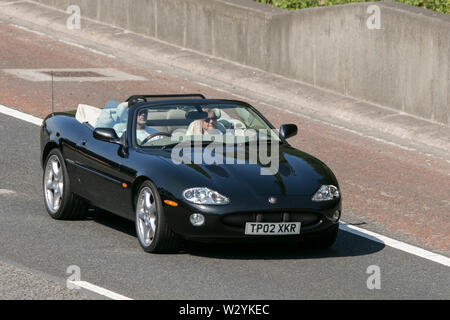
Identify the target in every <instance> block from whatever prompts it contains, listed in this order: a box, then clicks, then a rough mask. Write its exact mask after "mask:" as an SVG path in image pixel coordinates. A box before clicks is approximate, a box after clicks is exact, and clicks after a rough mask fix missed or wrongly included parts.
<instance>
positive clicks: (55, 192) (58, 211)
mask: <svg viewBox="0 0 450 320" xmlns="http://www.w3.org/2000/svg"><path fill="white" fill-rule="evenodd" d="M42 180H43V190H44V203H45V208H46V209H47V212H48V214H49V215H50V216H51V217H52V218H54V219H58V220H75V219H83V218H84V217H85V215H86V212H87V206H88V203H87V202H86V201H85V200H83V199H81V198H79V197H78V196H76V195H75V194H73V193H72V192H71V190H70V181H69V174H68V173H67V168H66V166H65V163H64V159H63V157H62V154H61V152H60V151H59V150H58V149H53V150H52V151H50V153H49V154H48V156H47V159H46V161H45V166H44V174H43V179H42Z"/></svg>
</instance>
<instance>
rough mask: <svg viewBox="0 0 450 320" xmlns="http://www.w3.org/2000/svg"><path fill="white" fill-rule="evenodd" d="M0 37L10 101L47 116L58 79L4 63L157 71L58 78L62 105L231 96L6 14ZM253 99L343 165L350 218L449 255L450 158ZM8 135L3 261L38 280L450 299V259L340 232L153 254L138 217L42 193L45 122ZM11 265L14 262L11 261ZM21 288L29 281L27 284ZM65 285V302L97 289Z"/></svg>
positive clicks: (304, 142) (3, 292) (128, 292)
mask: <svg viewBox="0 0 450 320" xmlns="http://www.w3.org/2000/svg"><path fill="white" fill-rule="evenodd" d="M0 41H1V42H2V43H3V45H2V47H1V49H0V83H1V85H0V104H3V105H7V106H10V107H14V108H17V109H19V110H22V111H24V112H27V113H31V114H34V115H36V116H39V117H43V116H45V115H46V114H47V113H48V112H49V107H50V99H49V97H50V94H49V92H50V91H49V88H50V85H49V82H48V81H41V82H33V81H30V79H26V77H25V78H21V77H19V76H18V75H17V74H12V73H8V72H6V70H7V69H19V68H20V69H26V70H29V69H36V68H52V69H54V68H74V69H79V68H114V69H116V70H120V71H122V72H126V73H128V74H130V75H136V76H141V77H144V78H146V79H150V80H149V81H136V80H129V79H128V80H127V79H122V80H120V81H107V80H106V79H104V80H102V81H98V82H80V81H77V79H76V78H75V79H73V80H71V81H64V82H56V83H55V84H56V98H57V103H56V106H57V109H58V110H64V109H65V110H67V109H74V108H76V105H77V104H78V103H87V104H91V105H96V106H101V105H102V104H103V103H105V102H106V101H107V100H109V99H117V100H120V99H125V98H126V97H127V96H129V95H131V94H134V93H138V92H139V93H141V92H149V93H151V92H158V93H163V92H164V93H171V92H177V93H180V92H184V93H185V92H201V93H205V94H206V95H207V96H208V97H227V98H229V97H232V98H233V96H232V95H230V94H228V93H225V92H223V91H221V90H216V89H214V88H210V87H205V86H202V85H200V84H198V83H195V82H192V81H190V80H189V79H185V78H181V77H179V76H178V75H177V72H176V71H173V72H171V71H169V72H166V71H161V70H159V69H156V68H154V67H153V66H143V65H137V64H136V65H130V64H128V63H124V62H123V61H121V60H120V59H119V58H117V57H116V58H111V57H109V56H106V55H101V54H98V53H95V52H92V51H88V50H85V49H83V48H78V47H74V46H73V45H69V44H67V43H63V42H61V41H58V40H57V39H53V38H49V37H46V36H44V35H39V34H36V33H32V32H29V31H27V30H23V29H19V28H17V27H15V26H13V25H11V24H9V23H7V22H5V21H1V20H0ZM24 48H26V49H27V50H24ZM161 69H162V68H161ZM248 102H250V103H253V104H254V105H255V106H256V107H257V108H258V109H259V110H261V111H262V113H263V114H265V115H267V117H268V118H269V120H271V121H272V122H273V123H274V124H275V125H277V126H278V125H279V124H281V123H286V122H294V123H297V124H299V126H300V134H299V135H298V136H297V137H295V138H293V139H291V140H290V141H291V143H292V144H293V145H294V146H296V147H300V148H301V149H302V150H304V151H306V152H309V153H311V154H313V155H315V156H317V157H318V158H320V159H322V160H323V161H325V162H326V163H327V164H328V165H329V166H330V167H331V169H332V170H333V171H334V172H335V173H336V175H337V177H338V179H339V181H340V183H341V188H342V192H343V194H344V213H343V219H344V220H345V221H347V222H352V223H355V224H358V225H361V226H362V227H364V228H367V229H369V230H372V231H376V232H378V233H382V234H384V235H388V236H390V237H393V238H395V239H399V240H403V241H406V242H408V243H411V244H414V245H417V246H420V247H422V248H426V249H428V250H432V251H434V252H438V253H441V254H444V255H447V256H448V255H449V253H450V247H449V246H450V243H449V241H448V230H449V226H450V217H449V214H448V213H449V206H450V202H449V199H448V190H449V189H450V185H449V183H450V182H449V179H448V175H449V168H450V165H449V162H448V161H446V160H445V159H442V158H438V157H433V156H432V155H427V154H424V153H420V152H414V151H411V150H408V149H407V148H406V149H405V148H400V147H398V146H396V145H391V144H386V143H383V142H380V141H377V140H374V139H370V138H369V137H367V136H366V135H365V134H364V133H361V134H355V133H352V132H349V131H348V130H343V129H342V128H338V127H335V126H334V127H333V126H330V125H328V124H326V123H323V122H316V121H311V120H310V119H307V118H305V117H303V116H302V115H301V114H292V113H287V112H283V111H280V110H279V108H278V109H274V108H273V107H272V106H270V105H268V104H258V103H254V102H253V101H252V100H251V99H249V100H248ZM0 137H1V139H0V148H1V150H2V151H1V155H0V261H3V262H5V261H9V262H13V263H14V264H17V265H19V266H24V267H26V268H28V270H29V271H30V272H32V273H34V274H37V275H38V277H39V279H36V280H35V281H29V282H27V283H28V287H29V290H32V289H36V288H39V287H43V285H42V281H43V280H42V279H44V280H45V281H47V280H48V281H50V280H51V281H53V282H52V283H51V284H50V285H51V286H59V287H58V288H62V287H63V286H64V283H65V281H66V279H67V277H68V275H67V273H66V271H67V268H68V267H69V266H72V265H76V266H79V267H80V270H81V280H84V281H88V282H90V283H93V284H95V285H98V286H101V287H104V288H107V289H109V290H112V291H115V292H117V293H120V294H122V295H125V296H128V297H130V298H136V299H448V298H449V297H450V273H449V269H448V267H445V266H443V265H440V264H437V263H435V262H431V261H429V260H426V259H423V258H419V257H417V256H413V255H410V254H408V253H405V252H402V251H399V250H397V249H393V248H391V247H387V246H384V245H382V244H380V243H377V242H374V241H371V240H368V239H366V238H363V237H359V236H356V235H354V234H350V233H347V232H341V233H340V235H339V237H338V240H337V242H336V243H335V245H334V246H333V247H332V248H330V249H328V250H324V251H320V252H308V251H301V250H295V248H283V247H267V246H264V247H258V246H238V247H237V246H217V245H215V246H212V245H199V244H192V243H190V244H187V245H186V247H185V248H184V250H183V252H181V253H179V254H172V255H151V254H145V253H144V252H143V251H142V250H141V248H140V247H139V245H138V242H137V239H136V235H135V232H134V225H133V223H131V222H129V221H126V220H123V219H121V218H118V217H115V216H112V215H109V214H106V213H104V212H92V218H90V219H88V220H85V221H75V222H64V221H55V220H52V219H51V218H50V217H49V216H48V215H47V213H46V211H45V209H44V204H43V199H42V189H41V175H42V169H41V167H40V164H39V128H38V127H37V126H35V125H32V124H29V123H27V122H24V121H21V120H18V119H14V118H11V117H8V116H5V115H0ZM374 265H375V266H378V267H379V268H380V272H381V289H374V290H370V289H368V287H367V279H368V277H369V276H370V274H368V273H367V269H368V268H369V267H370V266H374ZM4 268H5V269H4V270H9V269H7V268H8V265H5V266H4ZM1 270H2V266H1V265H0V279H3V278H2V276H3V277H5V275H7V274H8V272H7V271H5V272H2V271H1ZM8 279H10V280H9V281H10V282H12V283H15V282H14V281H11V278H9V277H8ZM5 283H6V282H5ZM17 283H20V282H16V284H17ZM7 288H13V286H9V287H8V286H1V287H0V298H1V297H3V298H5V297H8V295H7V293H9V296H11V290H14V289H7ZM19 289H24V288H23V286H21V285H19V286H17V285H16V290H19ZM61 290H64V289H61ZM7 291H8V292H7ZM47 291H48V290H47ZM57 291H58V292H60V293H61V297H62V298H80V299H84V298H86V299H88V298H96V297H95V296H92V295H89V294H86V293H82V294H81V293H80V295H79V296H77V295H76V294H75V295H73V292H63V291H60V290H59V289H58V290H57ZM51 292H55V290H53V291H51ZM16 296H17V295H16ZM32 297H44V298H46V297H48V295H47V294H45V293H44V294H42V295H34V296H32Z"/></svg>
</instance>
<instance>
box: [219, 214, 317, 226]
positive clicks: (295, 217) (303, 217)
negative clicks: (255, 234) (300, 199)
mask: <svg viewBox="0 0 450 320" xmlns="http://www.w3.org/2000/svg"><path fill="white" fill-rule="evenodd" d="M321 218H322V215H320V214H318V213H310V212H289V213H281V212H276V213H272V212H267V213H233V214H228V215H225V216H224V217H223V218H222V222H223V223H224V224H226V225H228V226H230V227H237V228H245V223H247V222H301V224H302V226H308V225H313V224H316V223H318V222H319V221H320V219H321Z"/></svg>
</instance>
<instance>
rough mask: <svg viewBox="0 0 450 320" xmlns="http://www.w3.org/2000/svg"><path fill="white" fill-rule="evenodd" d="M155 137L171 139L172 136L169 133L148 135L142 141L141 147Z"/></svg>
mask: <svg viewBox="0 0 450 320" xmlns="http://www.w3.org/2000/svg"><path fill="white" fill-rule="evenodd" d="M156 136H166V137H171V136H172V135H171V134H170V133H167V132H156V133H152V134H149V135H148V136H147V137H146V138H145V139H144V140H142V142H141V145H143V144H146V143H147V142H148V141H149V140H150V139H152V138H154V137H156Z"/></svg>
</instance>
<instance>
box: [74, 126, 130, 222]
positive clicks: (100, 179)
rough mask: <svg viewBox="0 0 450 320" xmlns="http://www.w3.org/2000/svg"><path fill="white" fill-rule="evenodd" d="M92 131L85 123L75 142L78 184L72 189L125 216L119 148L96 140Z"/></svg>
mask: <svg viewBox="0 0 450 320" xmlns="http://www.w3.org/2000/svg"><path fill="white" fill-rule="evenodd" d="M93 130H94V128H92V127H90V126H87V125H86V127H85V130H84V131H83V132H82V134H81V135H80V137H79V139H78V142H77V146H76V151H77V156H76V159H75V161H76V166H77V175H76V185H77V186H75V188H74V191H75V192H76V193H77V194H79V195H80V196H82V197H84V198H86V199H88V200H89V201H91V203H92V204H93V205H95V206H97V207H100V208H102V209H105V210H108V211H111V212H113V213H116V214H119V215H121V216H128V215H129V214H128V213H127V212H124V210H126V208H128V207H127V206H125V205H124V191H125V188H124V186H123V183H124V179H123V178H124V175H123V173H122V162H123V157H124V155H123V154H121V153H120V152H119V151H120V148H121V147H120V146H119V145H118V144H115V143H110V142H105V141H101V140H97V139H95V138H94V136H93Z"/></svg>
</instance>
